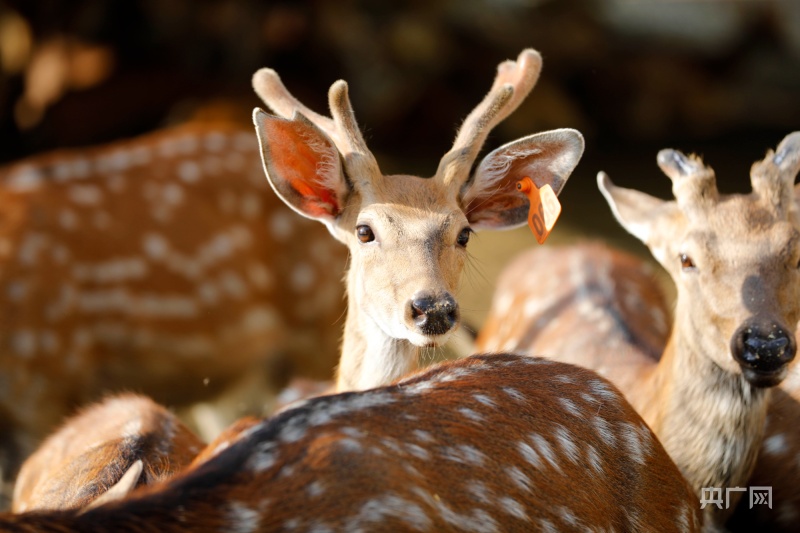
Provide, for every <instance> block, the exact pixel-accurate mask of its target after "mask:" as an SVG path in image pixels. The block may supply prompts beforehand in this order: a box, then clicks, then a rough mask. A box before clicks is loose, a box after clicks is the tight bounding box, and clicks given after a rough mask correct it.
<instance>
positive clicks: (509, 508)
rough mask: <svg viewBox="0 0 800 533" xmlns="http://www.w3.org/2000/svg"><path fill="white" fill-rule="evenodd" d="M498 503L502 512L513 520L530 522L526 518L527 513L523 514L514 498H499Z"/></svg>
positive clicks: (523, 511)
mask: <svg viewBox="0 0 800 533" xmlns="http://www.w3.org/2000/svg"><path fill="white" fill-rule="evenodd" d="M498 503H499V504H500V508H501V509H502V510H503V511H505V512H507V513H508V514H510V515H511V516H513V517H514V518H518V519H519V520H525V521H526V522H527V521H528V520H530V519H529V518H528V513H526V512H525V508H524V507H523V506H522V504H521V503H519V502H518V501H517V500H515V499H514V498H511V497H510V496H501V497H500V498H499V500H498Z"/></svg>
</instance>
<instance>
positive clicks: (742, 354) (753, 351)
mask: <svg viewBox="0 0 800 533" xmlns="http://www.w3.org/2000/svg"><path fill="white" fill-rule="evenodd" d="M796 352H797V342H796V341H795V338H794V335H792V334H790V333H787V331H786V330H785V329H784V328H783V327H781V326H779V325H777V324H775V323H767V324H764V325H761V324H755V323H752V322H751V323H747V324H744V325H743V326H742V327H740V328H739V329H738V330H736V333H734V335H733V338H732V339H731V353H732V354H733V358H734V359H736V362H737V363H739V366H741V367H742V371H743V373H744V376H745V378H747V380H748V381H750V382H751V383H752V384H753V385H756V386H761V387H771V386H773V385H777V384H778V383H780V381H781V380H783V377H784V375H785V369H786V365H788V364H789V363H790V362H791V361H792V360H793V359H794V356H795V353H796Z"/></svg>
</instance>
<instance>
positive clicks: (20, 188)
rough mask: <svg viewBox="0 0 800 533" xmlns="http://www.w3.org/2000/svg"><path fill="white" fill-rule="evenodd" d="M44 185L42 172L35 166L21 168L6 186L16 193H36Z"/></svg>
mask: <svg viewBox="0 0 800 533" xmlns="http://www.w3.org/2000/svg"><path fill="white" fill-rule="evenodd" d="M43 183H44V176H43V175H42V171H41V170H40V169H38V168H36V167H35V166H33V165H24V166H22V167H19V168H18V169H17V170H15V171H14V173H13V174H11V175H10V176H9V177H8V178H7V180H6V186H7V187H8V188H9V189H10V190H12V191H15V192H28V191H34V190H36V189H38V188H39V187H41V186H42V185H43Z"/></svg>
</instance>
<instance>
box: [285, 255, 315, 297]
mask: <svg viewBox="0 0 800 533" xmlns="http://www.w3.org/2000/svg"><path fill="white" fill-rule="evenodd" d="M289 281H290V283H291V284H292V289H294V290H295V291H297V292H307V291H308V290H309V289H311V287H313V285H314V282H315V281H316V274H315V273H314V269H313V268H312V267H311V265H309V264H308V263H303V262H300V263H297V264H296V265H295V267H294V268H293V269H292V273H291V277H290V280H289Z"/></svg>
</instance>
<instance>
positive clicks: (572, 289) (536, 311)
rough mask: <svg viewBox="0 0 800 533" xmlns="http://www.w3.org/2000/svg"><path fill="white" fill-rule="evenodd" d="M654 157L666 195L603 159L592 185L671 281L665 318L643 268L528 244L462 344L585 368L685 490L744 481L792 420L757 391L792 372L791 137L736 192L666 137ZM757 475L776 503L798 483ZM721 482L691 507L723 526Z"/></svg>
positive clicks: (794, 143) (798, 259)
mask: <svg viewBox="0 0 800 533" xmlns="http://www.w3.org/2000/svg"><path fill="white" fill-rule="evenodd" d="M657 162H658V164H659V166H660V167H661V170H662V171H663V172H664V173H665V174H666V175H667V176H668V177H669V178H670V179H671V180H672V191H673V194H674V197H675V198H674V200H669V201H667V200H661V199H658V198H655V197H653V196H650V195H648V194H645V193H643V192H640V191H637V190H634V189H626V188H622V187H618V186H616V185H614V184H613V183H612V182H611V180H610V178H609V177H608V176H607V175H606V174H605V173H603V172H601V173H600V174H599V175H598V186H599V188H600V191H601V192H602V194H603V196H604V197H605V199H606V200H607V202H608V203H609V205H610V206H611V210H612V212H613V214H614V216H615V217H616V219H617V220H618V221H619V223H620V224H621V225H622V226H623V227H624V228H625V229H626V230H627V231H628V232H629V233H631V234H632V235H633V236H635V237H637V238H638V239H639V240H640V241H642V242H643V243H644V244H646V245H647V246H648V248H649V249H650V251H651V253H652V255H653V257H654V258H655V259H656V260H657V261H658V263H660V264H661V266H663V267H664V269H665V270H666V271H667V272H668V273H669V275H670V276H671V278H672V280H673V281H674V283H675V285H676V288H677V301H676V304H675V312H674V322H673V323H672V325H671V328H670V313H669V308H668V307H667V305H666V303H665V298H664V296H663V294H662V293H661V292H660V289H659V287H658V285H657V284H656V283H655V281H654V278H653V270H652V269H651V268H649V267H648V266H647V265H646V264H645V263H644V262H643V260H640V259H638V258H634V257H632V256H630V255H628V254H623V253H621V252H618V251H615V250H612V249H609V248H608V247H606V246H603V245H599V244H597V243H590V244H581V245H576V246H572V247H570V246H567V247H564V248H561V249H550V250H547V251H544V250H543V251H542V252H541V253H540V252H539V251H538V250H536V251H528V252H526V253H523V254H522V255H521V256H520V257H519V258H517V259H516V260H515V261H513V262H512V263H511V264H510V265H509V266H508V267H507V269H506V270H505V271H504V272H503V273H502V274H501V276H500V279H499V280H498V283H497V289H496V292H495V294H494V298H493V301H492V305H491V309H490V310H489V315H488V318H487V319H486V322H485V324H484V326H483V328H482V330H481V332H480V334H479V336H478V338H477V340H476V345H477V347H478V349H479V350H486V351H492V350H500V351H507V350H520V351H524V352H526V353H531V354H534V353H535V354H537V355H542V354H546V355H548V356H551V357H554V358H557V359H558V360H560V361H564V362H569V363H573V364H578V365H581V366H585V367H587V368H590V369H593V370H596V371H598V372H599V373H600V374H601V375H603V376H605V377H608V378H609V379H611V380H612V381H613V382H614V383H615V385H617V386H619V387H620V389H621V390H622V392H623V393H624V394H625V396H626V398H627V399H628V400H629V401H630V402H631V403H632V404H633V406H634V407H635V408H636V410H637V412H639V413H640V414H641V415H642V416H643V418H644V420H645V421H646V422H647V423H648V424H649V425H650V427H652V428H653V430H654V431H655V433H656V435H658V437H659V439H660V441H661V442H662V443H663V445H664V447H665V449H666V450H667V452H668V453H669V454H670V456H671V457H672V458H673V459H674V460H675V462H676V464H677V465H678V467H679V468H680V470H681V471H682V472H683V474H684V475H685V476H686V478H687V479H688V481H689V483H690V484H691V485H692V486H693V487H694V490H695V491H696V493H697V494H698V495H702V490H703V489H713V488H717V489H726V492H727V489H729V488H736V487H740V488H741V487H745V489H744V491H745V492H746V490H747V489H746V487H747V486H748V485H747V484H748V480H749V479H750V477H751V474H753V472H754V470H755V472H756V473H757V474H760V473H761V471H760V470H761V469H760V467H759V465H758V463H757V457H758V456H759V453H761V458H763V456H764V454H765V453H769V451H770V443H773V444H775V443H776V442H777V441H776V440H775V439H776V438H779V437H776V436H775V435H780V434H781V432H785V431H786V430H787V425H790V424H792V422H793V421H794V420H797V419H798V417H797V414H798V413H797V412H795V414H794V415H793V416H792V415H787V414H786V413H785V412H784V413H782V414H778V413H775V412H774V411H773V405H774V404H772V403H771V401H770V399H771V397H772V394H771V393H772V392H773V390H772V389H775V388H778V387H779V386H780V384H781V383H782V381H783V380H784V379H785V378H786V377H787V375H789V374H790V373H792V372H795V371H793V370H790V368H791V367H790V363H791V362H792V360H793V359H794V357H795V353H796V349H797V343H796V337H795V334H794V331H795V327H796V325H797V322H798V319H800V272H798V267H799V266H800V233H798V228H800V226H799V225H798V221H797V205H796V204H795V200H794V197H793V194H794V193H793V185H792V184H793V182H794V179H795V176H796V174H797V172H798V168H800V164H799V162H800V134H798V133H793V134H791V135H789V136H787V137H786V138H785V139H784V140H783V141H782V142H781V143H780V144H779V145H778V147H777V149H776V150H775V151H771V150H770V151H769V152H768V153H767V155H766V157H765V158H764V159H763V160H762V161H759V162H756V163H755V164H754V165H753V166H752V169H751V173H750V176H751V185H752V192H751V193H749V194H729V195H723V194H720V193H719V192H718V190H717V186H716V177H715V174H714V171H713V169H712V168H710V167H708V166H706V165H705V164H704V163H703V162H702V160H701V159H700V158H699V157H697V156H686V155H684V154H683V153H681V152H679V151H677V150H671V149H667V150H662V151H660V152H659V153H658V157H657ZM537 269H538V270H543V269H547V271H548V278H547V279H546V280H543V281H541V282H540V280H541V278H538V279H531V278H530V277H528V278H527V279H526V278H525V275H526V274H527V273H528V272H532V271H537ZM768 413H771V414H769V418H770V429H769V430H768V431H769V433H768V434H765V421H766V419H767V416H768ZM777 426H780V428H781V429H780V430H778V428H777ZM765 437H766V438H765ZM771 439H772V440H771ZM781 442H782V441H781ZM762 443H763V445H766V446H767V449H766V450H764V448H763V447H762ZM784 451H787V452H788V450H784ZM761 458H759V459H758V460H761ZM784 462H785V461H782V462H781V465H782V464H783V463H784ZM775 466H776V467H777V465H775ZM777 468H780V469H783V466H779V467H777ZM777 471H778V470H777V469H776V470H774V471H773V472H777ZM758 479H759V480H760V482H759V483H760V484H761V485H770V484H771V483H773V482H774V483H775V485H776V486H775V487H774V490H775V496H776V501H777V494H778V492H779V490H780V491H784V490H785V491H786V492H782V496H784V495H786V496H788V494H790V493H796V487H795V486H794V485H795V484H796V483H792V485H787V486H786V487H779V486H778V484H779V483H778V479H777V476H775V477H771V476H768V477H763V476H759V477H758ZM797 479H798V478H794V480H793V481H795V482H796V480H797ZM789 487H791V488H789ZM728 495H729V496H730V499H729V500H726V502H725V505H724V508H722V507H723V506H722V505H707V506H704V507H705V509H704V511H705V514H706V523H707V524H714V525H716V527H721V526H722V525H723V524H724V523H725V521H726V520H727V519H728V518H729V516H730V514H731V513H732V512H733V509H734V507H735V506H736V503H737V502H738V501H739V499H740V498H741V496H742V492H741V491H735V492H734V491H731V492H730V493H729V494H726V496H728ZM756 510H757V509H756ZM775 515H776V516H777V513H775ZM794 523H795V522H793V524H794ZM792 527H794V526H792Z"/></svg>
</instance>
